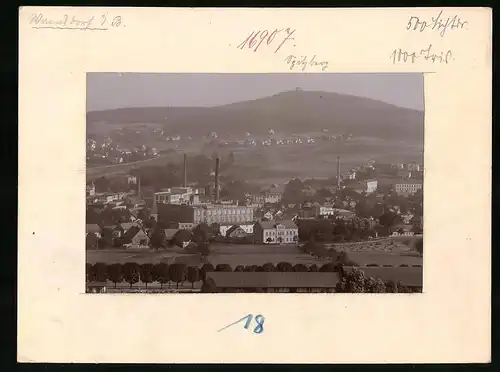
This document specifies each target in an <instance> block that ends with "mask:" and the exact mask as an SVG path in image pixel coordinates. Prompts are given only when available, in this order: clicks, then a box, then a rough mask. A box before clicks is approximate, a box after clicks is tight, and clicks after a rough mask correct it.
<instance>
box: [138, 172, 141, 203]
mask: <svg viewBox="0 0 500 372" xmlns="http://www.w3.org/2000/svg"><path fill="white" fill-rule="evenodd" d="M137 197H138V198H139V199H142V198H141V175H140V174H137Z"/></svg>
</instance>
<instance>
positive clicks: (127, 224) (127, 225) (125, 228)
mask: <svg viewBox="0 0 500 372" xmlns="http://www.w3.org/2000/svg"><path fill="white" fill-rule="evenodd" d="M133 226H137V224H136V223H134V222H123V223H121V224H120V227H121V228H122V230H123V233H124V234H126V233H127V231H128V230H129V229H130V228H131V227H133Z"/></svg>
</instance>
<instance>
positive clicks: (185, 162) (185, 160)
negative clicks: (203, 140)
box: [182, 154, 187, 187]
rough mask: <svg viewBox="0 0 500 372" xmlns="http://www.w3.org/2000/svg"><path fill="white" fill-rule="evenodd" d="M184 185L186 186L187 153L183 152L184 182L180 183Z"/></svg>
mask: <svg viewBox="0 0 500 372" xmlns="http://www.w3.org/2000/svg"><path fill="white" fill-rule="evenodd" d="M182 185H183V186H184V187H187V155H186V154H184V182H183V184H182Z"/></svg>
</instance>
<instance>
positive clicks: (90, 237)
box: [85, 224, 101, 249]
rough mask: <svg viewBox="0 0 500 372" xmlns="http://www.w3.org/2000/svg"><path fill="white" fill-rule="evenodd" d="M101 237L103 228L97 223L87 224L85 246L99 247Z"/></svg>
mask: <svg viewBox="0 0 500 372" xmlns="http://www.w3.org/2000/svg"><path fill="white" fill-rule="evenodd" d="M100 238H101V228H100V227H99V225H97V224H87V225H86V235H85V248H86V249H97V248H99V240H100Z"/></svg>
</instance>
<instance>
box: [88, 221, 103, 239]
mask: <svg viewBox="0 0 500 372" xmlns="http://www.w3.org/2000/svg"><path fill="white" fill-rule="evenodd" d="M91 233H94V234H95V235H96V237H97V238H101V236H102V235H101V228H100V227H99V225H98V224H96V223H89V224H87V225H85V235H86V236H88V235H89V234H91Z"/></svg>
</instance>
